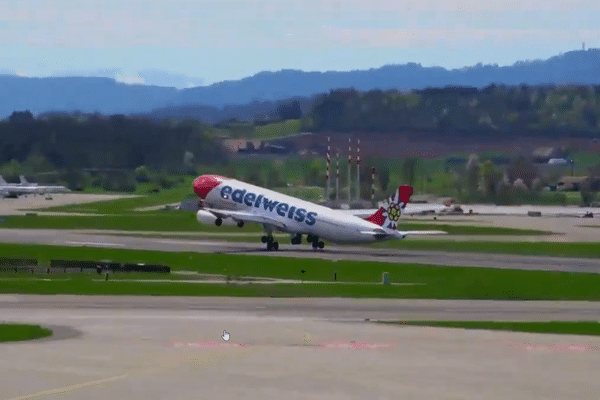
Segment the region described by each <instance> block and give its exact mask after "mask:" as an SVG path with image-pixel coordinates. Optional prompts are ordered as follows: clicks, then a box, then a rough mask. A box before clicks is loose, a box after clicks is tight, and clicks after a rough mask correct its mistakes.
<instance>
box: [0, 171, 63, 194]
mask: <svg viewBox="0 0 600 400" xmlns="http://www.w3.org/2000/svg"><path fill="white" fill-rule="evenodd" d="M20 179H21V183H7V182H6V181H5V180H4V178H3V177H2V176H0V193H1V194H2V195H4V196H19V195H22V194H42V193H66V192H70V190H69V189H67V188H66V187H64V186H49V185H41V186H40V185H38V184H37V183H31V182H28V181H27V179H25V177H24V176H23V175H21V176H20Z"/></svg>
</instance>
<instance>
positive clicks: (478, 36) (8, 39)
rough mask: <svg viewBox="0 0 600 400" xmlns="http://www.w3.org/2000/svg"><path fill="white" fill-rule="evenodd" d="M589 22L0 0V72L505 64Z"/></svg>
mask: <svg viewBox="0 0 600 400" xmlns="http://www.w3.org/2000/svg"><path fill="white" fill-rule="evenodd" d="M598 21H600V1H598V0H582V1H577V0H574V1H570V2H568V1H564V0H561V1H557V0H544V1H541V0H540V1H538V0H518V1H512V0H511V1H504V0H496V1H482V0H465V1H458V0H437V1H429V0H393V1H388V0H381V1H369V0H301V1H298V0H295V1H284V0H213V1H204V0H154V1H143V0H131V1H130V0H101V1H96V0H52V1H50V0H3V1H1V2H0V73H10V72H12V73H17V74H18V75H22V76H53V75H59V76H65V75H84V76H85V75H94V76H110V77H117V78H118V79H120V80H122V81H126V82H145V83H147V84H160V85H170V86H176V87H191V86H198V85H201V84H210V83H213V82H218V81H222V80H230V79H240V78H243V77H246V76H250V75H253V74H255V73H257V72H259V71H263V70H269V71H277V70H280V69H301V70H304V71H327V70H338V71H348V70H352V69H368V68H377V67H380V66H382V65H385V64H405V63H407V62H416V63H421V64H422V65H423V66H434V65H437V66H443V67H446V68H461V67H463V66H466V65H474V64H476V63H478V62H483V63H484V64H493V63H497V64H498V65H510V64H513V63H514V62H516V61H519V60H526V59H536V58H548V57H551V56H553V55H557V54H558V53H560V52H566V51H569V50H577V49H581V46H582V42H585V43H586V48H588V47H600V35H599V33H600V27H599V26H598Z"/></svg>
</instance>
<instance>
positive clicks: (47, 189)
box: [20, 175, 70, 193]
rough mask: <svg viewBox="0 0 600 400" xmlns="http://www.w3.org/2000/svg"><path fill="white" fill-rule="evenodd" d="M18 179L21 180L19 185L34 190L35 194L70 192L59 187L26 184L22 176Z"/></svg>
mask: <svg viewBox="0 0 600 400" xmlns="http://www.w3.org/2000/svg"><path fill="white" fill-rule="evenodd" d="M20 179H21V185H23V186H29V187H32V188H36V189H37V193H68V192H70V190H69V189H67V188H66V187H64V186H59V185H42V186H39V185H38V184H37V183H31V182H28V181H27V179H25V177H24V176H23V175H21V176H20Z"/></svg>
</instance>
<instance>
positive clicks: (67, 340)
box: [0, 295, 600, 400]
mask: <svg viewBox="0 0 600 400" xmlns="http://www.w3.org/2000/svg"><path fill="white" fill-rule="evenodd" d="M536 303H540V304H534V303H529V305H527V304H526V303H524V302H481V301H478V302H469V301H435V302H434V301H423V300H418V301H406V300H400V301H387V300H386V301H379V300H377V301H375V300H342V299H231V298H162V297H161V298H155V297H126V296H119V297H108V296H107V297H96V296H90V297H88V296H85V297H83V296H20V295H16V296H13V295H2V296H0V313H1V315H2V319H3V320H7V321H22V322H34V323H42V324H44V325H50V326H51V327H52V328H54V329H55V332H57V336H56V337H54V338H49V339H43V340H40V341H37V342H22V343H10V344H0V388H2V389H1V391H0V398H2V399H10V400H17V399H19V400H24V399H67V400H68V399H81V398H86V399H92V400H94V399H106V398H128V399H173V398H177V399H198V398H211V399H231V398H240V399H250V400H252V399H264V398H276V399H280V398H285V399H306V398H315V399H397V398H411V399H431V398H444V399H447V398H456V399H481V398H493V399H511V400H513V399H531V398H539V399H557V400H558V399H565V398H570V399H589V398H594V396H595V395H596V394H597V393H598V391H599V390H600V381H598V379H597V371H598V370H600V338H595V337H589V336H574V335H572V336H558V335H540V334H528V333H514V332H513V333H510V332H492V331H465V330H460V329H457V330H455V329H442V328H429V327H410V326H398V325H379V324H374V323H371V322H365V321H364V319H363V318H369V317H370V318H381V317H392V318H398V317H401V316H407V317H406V318H408V317H411V319H412V318H413V317H417V318H423V317H427V318H429V317H446V319H448V318H452V319H454V318H457V317H459V318H460V319H469V317H471V318H475V319H477V318H480V317H483V316H485V314H486V313H492V314H495V317H496V318H497V319H505V318H508V319H512V318H517V319H520V318H521V317H523V318H530V317H531V316H532V315H535V313H536V310H541V313H542V315H544V316H546V317H549V316H551V317H552V318H555V317H556V318H560V317H561V316H562V317H564V318H568V317H570V316H576V317H580V316H585V315H587V316H588V317H593V318H598V314H599V311H598V310H600V307H598V304H595V303H585V302H568V303H561V302H548V303H546V304H541V302H536ZM530 314H531V315H530ZM537 315H538V317H539V315H540V314H537ZM399 319H400V318H399ZM224 330H226V331H227V332H228V333H229V334H230V335H231V336H230V337H231V339H230V340H229V341H228V342H225V341H223V340H222V338H221V336H222V333H223V331H224Z"/></svg>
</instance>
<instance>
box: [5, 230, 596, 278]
mask: <svg viewBox="0 0 600 400" xmlns="http://www.w3.org/2000/svg"><path fill="white" fill-rule="evenodd" d="M0 242H6V243H40V244H51V245H67V246H90V247H105V248H127V249H140V250H161V251H194V252H198V253H220V254H246V255H264V256H270V257H296V258H320V259H330V260H356V261H374V262H388V263H417V264H438V265H454V266H471V267H490V268H509V269H525V270H547V271H566V272H591V273H600V260H599V259H585V258H566V257H542V256H518V255H505V254H482V253H459V252H443V251H420V250H403V249H377V248H373V247H367V246H364V247H361V246H347V247H344V246H328V247H327V248H326V249H325V250H324V251H313V250H312V249H311V248H310V247H309V246H308V245H301V246H292V245H287V244H281V245H280V250H279V251H277V252H273V251H271V252H267V251H265V249H264V245H263V244H261V243H244V242H227V241H217V240H186V239H160V238H142V237H132V236H116V235H105V234H87V233H84V232H78V231H70V230H51V229H0Z"/></svg>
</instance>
